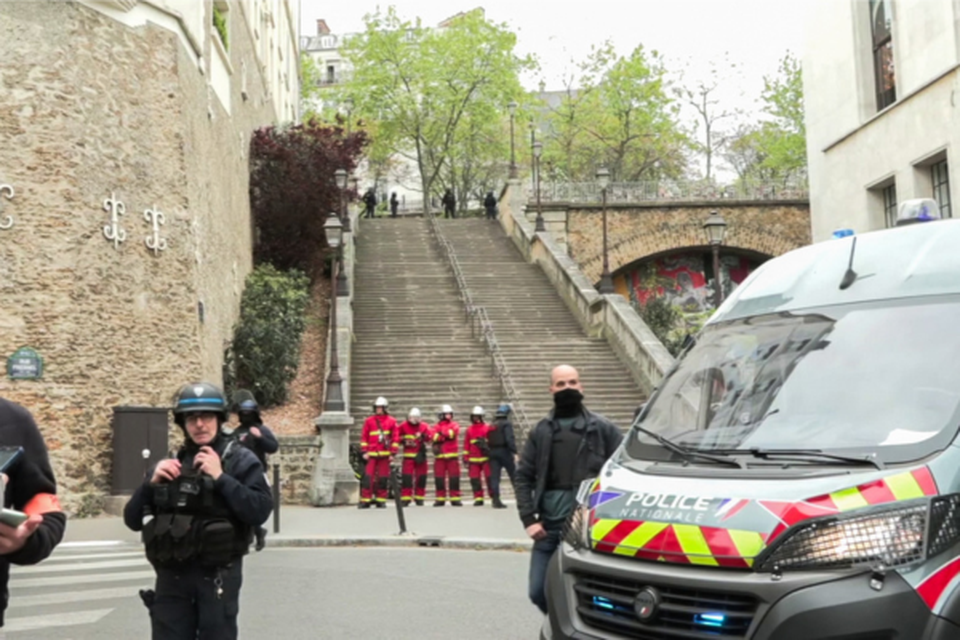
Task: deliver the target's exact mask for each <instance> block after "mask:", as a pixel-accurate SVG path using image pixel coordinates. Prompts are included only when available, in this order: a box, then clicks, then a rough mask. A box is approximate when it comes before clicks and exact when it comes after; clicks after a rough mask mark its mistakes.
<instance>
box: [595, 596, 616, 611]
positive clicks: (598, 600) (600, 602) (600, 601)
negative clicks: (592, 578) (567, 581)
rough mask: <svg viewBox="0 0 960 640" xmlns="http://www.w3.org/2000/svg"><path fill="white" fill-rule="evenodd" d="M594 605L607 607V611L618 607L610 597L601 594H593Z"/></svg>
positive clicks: (602, 607) (601, 607) (598, 607)
mask: <svg viewBox="0 0 960 640" xmlns="http://www.w3.org/2000/svg"><path fill="white" fill-rule="evenodd" d="M593 606H595V607H596V608H597V609H606V610H607V611H613V610H614V609H616V607H615V606H614V605H613V603H612V602H610V600H609V599H608V598H604V597H601V596H593Z"/></svg>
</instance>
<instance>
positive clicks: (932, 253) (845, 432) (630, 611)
mask: <svg viewBox="0 0 960 640" xmlns="http://www.w3.org/2000/svg"><path fill="white" fill-rule="evenodd" d="M938 211H939V209H938V208H937V206H936V203H935V202H933V201H931V200H922V201H911V202H907V203H903V205H902V206H901V210H900V216H901V222H902V223H903V224H901V225H898V226H897V227H896V228H893V229H889V230H885V231H877V232H871V233H865V234H859V235H847V237H842V236H844V235H846V234H838V235H839V236H841V237H838V238H837V239H834V240H830V241H827V242H822V243H818V244H815V245H812V246H809V247H805V248H802V249H799V250H797V251H793V252H791V253H788V254H786V255H784V256H781V257H779V258H776V259H774V260H771V261H769V262H767V263H766V264H764V265H763V266H761V267H760V268H759V269H757V270H756V272H754V273H753V274H752V275H751V276H750V277H749V278H748V279H747V280H746V281H745V282H744V283H743V284H742V285H741V286H740V287H739V288H738V289H737V290H736V291H735V292H734V293H733V294H732V295H731V297H730V298H729V299H728V300H727V301H726V302H725V303H724V304H723V305H722V306H721V307H720V309H718V311H717V313H716V314H715V315H714V316H713V317H712V318H711V319H710V321H709V323H708V324H707V325H706V326H705V327H704V329H703V330H702V331H701V332H700V334H699V335H698V336H697V337H696V339H695V340H694V341H693V344H691V345H690V346H688V348H687V349H686V350H685V352H684V354H683V355H682V356H681V358H680V359H679V360H678V362H677V364H676V366H675V367H674V368H673V369H672V370H671V371H670V372H669V373H668V374H667V375H666V376H665V377H664V379H663V380H662V381H661V383H660V386H659V388H658V389H657V390H656V392H655V393H654V394H653V396H652V397H651V398H650V401H649V402H648V403H647V405H646V406H645V407H644V409H643V411H642V412H641V413H640V415H639V416H638V418H637V421H636V423H635V424H634V426H633V428H632V429H631V431H630V433H629V435H628V437H627V438H626V439H625V441H624V444H623V446H622V447H621V448H620V450H618V451H617V453H616V454H615V455H614V456H613V457H612V458H611V459H610V460H609V461H608V462H607V464H606V465H605V467H604V468H603V471H602V472H601V474H600V476H599V477H598V478H597V479H596V480H592V481H589V482H588V483H585V484H584V487H582V488H581V492H580V506H579V508H578V510H577V512H576V513H575V515H574V517H573V518H572V519H571V522H570V525H569V526H568V530H567V532H566V535H565V540H564V543H563V544H562V545H561V548H560V549H559V550H558V552H557V554H556V555H555V557H554V560H553V563H552V564H551V568H550V571H549V575H548V581H547V598H548V602H549V609H550V613H549V615H548V616H547V618H546V620H545V622H544V625H543V629H542V632H541V637H543V638H640V639H643V640H674V639H683V640H716V639H718V638H720V639H732V638H743V639H750V640H818V639H819V640H826V639H829V640H893V639H900V640H948V639H950V640H955V639H957V638H960V557H958V556H960V442H958V441H957V434H958V430H960V220H936V218H938V217H939V215H938V213H937V212H938ZM921 220H928V221H930V222H928V223H927V224H907V223H910V222H917V221H921Z"/></svg>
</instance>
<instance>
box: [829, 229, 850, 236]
mask: <svg viewBox="0 0 960 640" xmlns="http://www.w3.org/2000/svg"><path fill="white" fill-rule="evenodd" d="M852 235H853V229H837V230H836V231H834V232H833V237H834V238H849V237H850V236H852Z"/></svg>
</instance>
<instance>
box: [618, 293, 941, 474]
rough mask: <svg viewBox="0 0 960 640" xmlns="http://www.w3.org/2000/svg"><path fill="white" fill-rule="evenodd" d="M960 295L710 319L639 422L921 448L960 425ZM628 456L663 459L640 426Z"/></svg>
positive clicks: (766, 438) (709, 433)
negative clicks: (721, 320) (726, 320)
mask: <svg viewBox="0 0 960 640" xmlns="http://www.w3.org/2000/svg"><path fill="white" fill-rule="evenodd" d="M958 321H960V296H956V295H950V296H938V297H930V298H912V299H909V300H900V301H890V300H886V301H880V302H871V303H860V304H855V305H843V306H834V307H821V308H817V309H808V310H806V311H803V310H800V311H792V312H789V313H786V312H785V313H776V314H768V315H761V316H753V317H749V318H741V319H737V320H732V321H729V322H722V323H719V324H716V325H708V326H707V327H706V328H705V329H704V330H703V332H702V333H701V334H700V336H699V338H698V341H697V344H696V345H695V346H694V347H693V348H692V349H691V350H690V352H689V353H688V354H687V355H686V357H685V358H683V360H682V361H681V362H680V363H679V365H678V367H677V368H676V369H675V371H674V372H673V373H672V374H671V375H670V376H668V377H667V378H666V379H665V380H664V381H663V382H662V383H661V385H660V389H659V391H658V392H657V393H656V394H655V395H654V397H653V398H652V399H651V401H650V406H649V407H647V411H646V412H645V414H644V416H643V421H642V423H641V426H642V427H643V428H645V429H647V430H649V431H652V432H655V433H658V434H660V435H661V436H663V437H665V438H667V439H669V440H672V441H674V442H675V443H677V444H681V445H683V446H685V447H687V448H690V449H694V450H697V451H712V450H721V449H723V450H727V449H752V448H763V449H820V450H822V451H824V452H832V453H837V454H845V455H867V454H875V455H876V456H877V458H878V459H880V460H881V461H883V462H885V463H897V462H907V461H911V460H916V459H918V458H922V457H925V456H927V455H929V454H931V453H933V452H935V451H938V450H940V449H942V448H944V447H945V446H947V445H948V444H949V443H950V442H951V441H952V440H953V438H954V436H955V435H956V432H957V429H958V426H960V330H958V327H957V325H955V324H954V323H955V322H958ZM626 453H627V455H628V456H631V457H634V458H642V459H662V458H663V457H664V454H663V449H662V447H661V446H660V445H659V444H658V443H657V441H656V440H655V439H654V438H652V437H650V436H649V435H646V434H643V433H642V432H640V431H638V430H636V429H634V430H633V431H632V433H631V435H630V437H629V439H628V442H627V447H626Z"/></svg>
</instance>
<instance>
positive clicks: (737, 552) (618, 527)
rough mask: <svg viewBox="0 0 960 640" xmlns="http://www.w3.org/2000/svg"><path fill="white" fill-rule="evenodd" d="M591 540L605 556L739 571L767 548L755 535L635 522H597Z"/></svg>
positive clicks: (748, 532)
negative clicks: (620, 556)
mask: <svg viewBox="0 0 960 640" xmlns="http://www.w3.org/2000/svg"><path fill="white" fill-rule="evenodd" d="M590 539H591V543H592V546H593V549H594V550H595V551H600V552H603V553H613V554H616V555H622V556H631V557H634V558H640V559H643V560H654V561H659V562H677V563H681V564H698V565H704V566H710V567H731V568H738V569H747V568H749V567H751V566H752V565H753V559H754V558H755V557H756V556H757V554H759V553H760V552H761V551H762V550H763V548H764V547H765V546H766V545H765V542H764V538H763V534H760V533H757V532H756V531H739V530H735V529H720V528H717V527H703V526H699V525H692V524H667V523H664V522H637V521H633V520H595V521H594V524H593V526H592V527H591V529H590Z"/></svg>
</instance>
